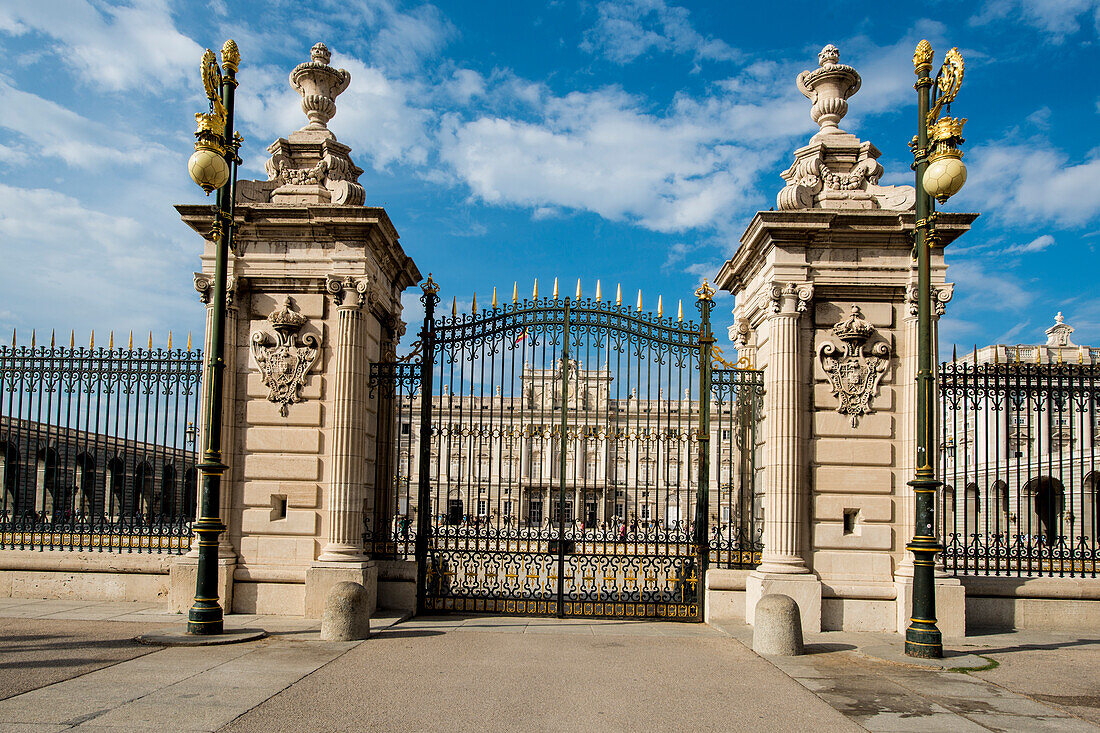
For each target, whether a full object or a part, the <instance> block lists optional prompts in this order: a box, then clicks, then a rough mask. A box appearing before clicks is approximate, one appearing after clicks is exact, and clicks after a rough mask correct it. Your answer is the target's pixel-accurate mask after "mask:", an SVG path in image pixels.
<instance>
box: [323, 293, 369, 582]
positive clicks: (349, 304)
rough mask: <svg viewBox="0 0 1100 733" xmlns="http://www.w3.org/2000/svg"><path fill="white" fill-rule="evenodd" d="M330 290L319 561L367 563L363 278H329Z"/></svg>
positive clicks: (364, 294) (365, 366)
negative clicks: (324, 525)
mask: <svg viewBox="0 0 1100 733" xmlns="http://www.w3.org/2000/svg"><path fill="white" fill-rule="evenodd" d="M326 288H327V290H328V292H329V294H330V296H331V297H332V302H333V304H334V305H335V307H336V312H337V319H338V322H337V326H336V343H335V346H334V354H333V357H334V368H333V370H332V372H331V373H332V375H333V377H332V381H333V385H332V390H333V395H332V400H331V403H330V404H331V405H332V438H331V444H330V447H329V456H328V458H329V467H330V469H329V471H330V473H329V476H330V479H329V485H328V501H327V506H328V533H327V537H326V539H327V542H326V544H325V546H324V547H323V548H322V550H321V555H320V557H319V558H318V560H322V561H355V562H358V561H361V560H363V491H364V479H363V472H364V467H365V459H366V457H365V455H364V444H365V440H364V424H363V404H362V399H361V395H360V394H359V392H360V389H361V387H362V382H363V379H362V375H363V374H364V372H365V370H366V368H367V365H366V363H365V359H364V358H363V357H364V354H363V335H362V331H363V314H362V305H363V302H364V299H365V296H366V293H367V291H368V283H367V280H366V279H365V278H363V279H359V280H354V279H352V278H342V279H341V278H336V277H331V276H330V278H329V280H328V282H327V283H326Z"/></svg>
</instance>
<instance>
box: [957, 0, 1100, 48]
mask: <svg viewBox="0 0 1100 733" xmlns="http://www.w3.org/2000/svg"><path fill="white" fill-rule="evenodd" d="M1082 16H1083V17H1082ZM997 20H1009V21H1010V22H1013V23H1016V22H1020V21H1023V22H1024V23H1028V24H1029V25H1032V26H1034V27H1036V28H1038V29H1039V30H1041V31H1042V32H1043V33H1045V34H1046V35H1047V36H1048V37H1049V38H1050V39H1051V40H1052V41H1053V42H1055V43H1061V42H1062V41H1064V40H1065V38H1066V37H1067V36H1071V35H1073V34H1074V33H1077V32H1078V31H1080V30H1081V27H1082V21H1083V22H1084V23H1085V24H1088V23H1090V22H1091V24H1092V26H1093V27H1094V28H1095V29H1096V30H1097V31H1098V32H1100V0H987V1H986V3H985V4H984V5H983V6H982V8H981V10H980V11H978V13H976V14H975V15H974V16H973V17H971V18H970V23H971V25H985V24H987V23H990V22H992V21H997Z"/></svg>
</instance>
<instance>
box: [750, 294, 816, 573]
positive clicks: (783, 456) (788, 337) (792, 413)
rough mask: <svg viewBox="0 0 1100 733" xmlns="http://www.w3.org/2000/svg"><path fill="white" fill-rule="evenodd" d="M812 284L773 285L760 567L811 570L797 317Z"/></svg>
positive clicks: (766, 376)
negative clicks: (808, 563) (805, 552)
mask: <svg viewBox="0 0 1100 733" xmlns="http://www.w3.org/2000/svg"><path fill="white" fill-rule="evenodd" d="M812 297H813V285H812V284H809V283H803V284H796V283H787V284H785V285H781V284H776V285H775V286H773V288H772V292H771V300H772V313H771V316H770V317H769V326H770V331H771V334H770V336H769V339H768V350H769V353H768V365H767V369H765V370H764V405H765V411H766V413H765V414H766V419H765V432H766V435H767V452H766V455H765V458H764V462H765V463H764V476H765V491H764V552H763V557H762V558H761V564H760V571H761V572H766V573H805V572H808V569H807V567H806V561H805V559H804V558H803V556H802V552H803V547H804V544H805V542H804V537H803V536H802V535H803V531H804V530H803V527H804V525H805V522H804V519H803V518H804V516H805V513H806V498H805V496H804V493H805V491H804V488H805V486H804V484H805V481H804V471H803V463H802V456H801V450H802V436H801V435H800V431H799V423H800V416H801V411H802V384H801V382H802V380H801V379H800V378H799V364H798V359H799V353H800V350H799V319H800V317H801V315H802V313H803V312H804V311H806V310H807V309H808V308H809V305H810V300H811V298H812Z"/></svg>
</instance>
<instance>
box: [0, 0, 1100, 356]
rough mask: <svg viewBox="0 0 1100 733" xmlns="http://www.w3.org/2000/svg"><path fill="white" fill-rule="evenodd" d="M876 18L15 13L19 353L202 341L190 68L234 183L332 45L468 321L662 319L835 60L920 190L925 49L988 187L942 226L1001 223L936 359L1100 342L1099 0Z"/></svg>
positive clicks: (388, 187)
mask: <svg viewBox="0 0 1100 733" xmlns="http://www.w3.org/2000/svg"><path fill="white" fill-rule="evenodd" d="M868 7H869V4H867V3H844V2H830V3H821V2H814V3H798V2H786V3H747V2H722V3H719V2H713V3H711V2H684V3H681V4H673V2H672V1H671V0H630V1H622V2H599V1H597V2H591V1H587V0H586V1H583V2H578V1H577V0H557V1H555V2H548V3H516V2H514V0H513V1H511V2H498V1H496V0H485V1H483V2H478V3H470V2H438V3H436V4H426V3H416V2H410V3H403V2H400V1H399V0H341V1H339V2H313V3H305V2H281V1H278V0H275V1H272V0H268V1H267V2H236V1H232V2H231V1H229V0H218V1H214V2H205V3H204V2H187V3H185V2H169V1H168V0H133V2H108V1H107V0H35V1H34V2H26V0H0V50H2V51H3V56H4V58H5V59H6V60H7V63H6V64H5V67H4V69H3V70H2V71H0V170H2V171H3V176H2V177H0V255H2V257H3V261H4V266H3V269H2V271H0V278H2V279H0V286H2V288H3V293H4V296H3V298H2V299H0V333H3V332H5V331H6V332H8V333H10V331H11V329H12V328H13V327H17V328H18V329H19V331H20V333H21V334H25V333H26V332H29V331H30V329H32V328H33V329H37V330H38V331H39V333H43V332H47V333H48V332H49V331H50V330H51V329H54V328H56V329H57V330H58V331H59V332H64V334H65V338H67V337H68V331H69V329H75V331H76V334H77V340H78V341H84V342H86V341H87V338H88V332H89V330H90V329H92V328H95V329H96V331H97V341H98V340H100V338H101V337H100V336H99V334H101V333H104V332H105V331H107V330H110V329H114V330H115V331H116V332H122V333H125V332H128V331H129V330H131V329H133V330H134V331H135V332H136V333H138V334H141V335H142V336H141V340H142V341H144V340H145V338H147V336H145V334H146V333H147V332H148V331H150V330H151V331H153V333H154V342H156V343H158V344H162V343H163V342H164V340H165V338H166V335H167V332H168V330H169V329H171V330H172V331H173V332H174V334H175V338H176V343H177V344H179V339H180V338H181V337H180V334H183V333H186V332H187V331H188V330H194V331H195V332H196V333H198V332H199V331H200V330H201V328H202V323H203V309H202V307H201V305H200V304H199V302H198V299H197V297H196V295H195V293H194V291H193V289H192V285H191V273H192V272H193V271H194V270H195V269H197V268H198V253H199V250H200V243H199V241H198V240H197V238H196V237H195V236H194V235H193V233H192V232H191V231H190V230H189V229H188V228H187V227H185V226H184V225H183V224H182V223H180V221H179V218H178V216H177V214H176V212H175V210H174V209H173V208H172V205H173V204H175V203H191V202H203V201H206V199H205V198H204V197H203V195H202V193H201V191H199V189H198V188H197V187H195V186H194V185H193V184H192V183H191V182H190V180H189V179H188V177H187V174H186V169H185V162H186V160H187V157H188V156H189V155H190V153H191V150H192V146H191V143H192V133H193V131H194V123H193V120H194V117H193V114H194V113H195V112H197V111H202V110H203V109H204V107H205V104H204V99H203V94H202V86H201V82H200V80H199V76H198V73H197V68H198V60H199V58H200V56H201V53H202V49H203V48H206V47H212V48H215V49H217V48H219V47H220V46H221V44H222V42H223V41H224V40H225V39H226V38H228V37H232V38H234V39H236V41H237V42H238V44H239V46H240V48H241V54H242V58H243V61H242V67H241V71H240V75H239V78H240V82H241V86H240V89H239V92H238V108H237V119H238V126H239V128H240V129H241V130H242V132H243V134H244V136H245V141H246V146H245V149H244V150H243V157H244V159H245V167H244V169H243V170H242V171H241V177H242V178H265V177H266V176H265V175H264V174H263V162H264V160H265V159H266V157H267V153H266V151H265V148H266V146H267V145H268V144H269V143H270V142H271V141H272V140H274V139H275V138H276V137H278V136H283V135H286V134H288V133H289V132H291V131H292V130H294V129H297V128H298V127H300V126H302V125H303V124H304V123H305V119H304V116H303V115H302V113H301V111H300V109H299V108H298V97H297V94H296V93H294V92H293V91H292V90H291V89H290V87H289V85H288V83H287V74H288V72H289V71H290V69H291V68H293V66H294V65H295V64H297V63H300V62H301V61H304V60H306V59H307V58H308V54H309V47H310V46H311V45H312V44H313V43H315V42H316V41H318V40H323V41H324V42H325V43H326V44H327V45H328V46H329V47H330V49H332V51H333V65H334V66H340V67H343V68H346V69H348V70H349V71H351V73H352V82H351V87H350V89H349V90H348V91H347V92H346V93H344V94H343V95H342V96H341V97H339V98H338V100H337V109H338V111H337V114H336V117H335V118H334V119H333V120H332V122H331V123H330V128H331V129H332V130H333V132H335V134H336V135H337V137H338V138H339V139H340V140H341V141H342V142H345V143H347V144H349V145H351V146H352V155H353V157H354V159H355V160H356V162H357V163H358V164H359V165H360V166H361V167H362V168H364V169H365V173H364V174H363V176H362V177H361V179H360V182H361V183H363V185H364V186H365V188H366V190H367V203H368V204H370V205H382V206H385V207H386V209H387V211H388V212H389V215H390V217H391V219H392V220H393V221H394V223H395V225H396V226H397V228H398V231H399V232H400V233H401V237H402V239H401V241H402V244H403V245H404V247H405V249H406V251H407V252H408V253H409V254H410V255H411V256H412V257H413V258H414V259H415V261H416V262H417V264H418V265H419V267H420V269H421V271H423V272H424V273H427V272H428V271H431V272H433V273H434V274H435V277H436V279H437V280H438V281H439V282H440V284H441V286H442V289H443V292H442V295H443V296H445V297H446V300H447V301H448V302H449V301H450V299H451V297H453V296H456V297H457V298H458V301H459V303H460V304H462V303H466V304H468V303H469V301H470V298H471V295H472V293H473V292H475V291H476V292H477V293H478V295H479V302H481V303H485V302H486V300H487V298H488V295H489V294H490V292H491V290H492V288H493V286H497V287H498V288H500V291H501V294H502V295H503V294H505V293H508V294H510V292H511V287H512V283H513V281H517V280H518V281H519V283H520V289H521V292H529V291H530V287H531V282H532V280H533V279H534V278H535V277H538V278H539V282H540V288H547V287H548V286H549V285H550V283H551V282H552V281H553V278H554V277H559V278H561V282H562V287H563V288H566V289H567V290H568V292H570V293H572V292H573V290H574V288H575V286H576V280H577V278H578V277H579V278H581V279H582V280H583V283H584V289H585V292H586V293H591V292H592V290H593V289H594V286H595V281H596V279H597V278H599V279H600V280H602V283H603V287H604V293H605V294H606V293H610V292H613V290H612V289H613V287H614V283H616V282H621V283H622V284H623V290H624V297H628V298H629V299H630V301H631V302H633V301H634V299H635V298H636V293H637V290H638V289H639V288H640V289H641V290H642V291H643V297H644V300H645V304H646V305H647V307H653V306H655V305H656V301H657V296H658V295H659V294H660V295H663V296H664V301H665V303H666V307H669V308H673V307H674V305H669V304H675V302H676V300H677V299H678V298H681V297H683V298H685V299H688V298H689V297H690V293H691V291H692V290H693V289H694V288H695V286H696V285H697V283H698V281H699V279H700V278H701V277H703V276H707V277H713V274H714V273H715V272H716V271H717V268H718V266H719V265H720V264H721V263H722V262H723V261H724V260H725V259H726V258H728V257H729V255H730V254H731V253H732V252H733V250H734V249H735V248H736V245H737V242H738V239H739V237H740V235H741V233H742V231H743V230H744V227H745V225H746V224H747V223H748V221H749V220H750V219H751V218H752V215H753V213H754V212H755V211H757V210H759V209H767V208H769V207H771V206H773V205H774V202H775V194H776V193H777V192H778V190H779V189H780V188H781V186H782V180H781V179H780V177H779V173H780V171H782V170H784V169H785V168H786V167H787V166H788V165H789V162H790V160H791V153H792V151H793V150H794V149H795V148H796V147H798V146H800V145H801V144H803V143H804V142H805V141H806V140H807V139H808V138H809V136H810V135H811V134H812V133H813V131H814V130H815V129H816V126H815V125H814V123H813V122H812V121H811V120H810V117H809V103H808V102H807V100H805V99H804V98H803V97H802V96H801V94H799V92H798V91H797V89H796V88H795V84H794V77H795V76H796V74H797V73H798V72H799V71H801V70H803V69H807V68H811V67H812V66H814V65H815V64H816V57H817V52H818V51H819V50H820V48H821V47H822V46H823V45H824V44H826V43H834V44H836V45H837V46H839V47H840V51H841V62H842V63H849V64H852V65H854V66H855V67H856V68H857V69H858V70H859V72H860V73H861V74H862V76H863V88H862V90H861V91H860V92H859V93H858V94H857V95H856V96H855V97H853V98H852V99H851V100H850V111H849V114H848V116H847V117H846V118H845V120H844V122H843V123H842V127H844V128H845V129H847V130H849V131H851V132H854V133H856V134H858V135H859V136H860V137H862V138H863V139H867V140H871V141H872V142H874V143H875V144H876V145H877V146H878V147H879V148H880V149H881V150H882V151H883V156H882V158H881V159H880V160H881V162H882V163H883V165H884V166H885V168H886V175H885V177H884V183H886V184H904V183H911V181H912V174H911V172H910V171H909V168H908V165H909V160H910V159H909V157H908V156H909V154H908V149H907V147H906V143H907V141H908V140H909V138H910V137H911V136H912V134H913V118H914V117H915V112H914V109H913V105H914V93H913V91H912V81H913V75H912V64H911V56H912V50H913V47H914V46H915V44H916V42H917V41H918V40H920V39H921V38H922V37H927V38H928V39H929V40H930V41H931V42H932V45H933V47H934V48H936V50H937V52H938V55H937V59H939V58H942V54H943V52H944V51H946V50H947V49H948V48H949V47H950V46H952V45H957V46H959V47H960V49H961V50H962V52H963V54H964V56H965V57H966V61H967V75H966V81H965V83H964V86H963V90H962V92H961V94H960V96H959V98H958V100H957V101H956V103H955V105H954V109H953V112H954V114H956V115H959V116H964V117H968V118H969V120H970V121H969V122H968V124H967V126H966V138H967V143H966V145H965V146H964V148H965V150H966V161H967V164H968V167H969V171H970V179H969V182H968V183H967V186H966V188H964V189H963V191H962V193H960V194H959V195H958V196H956V197H955V198H954V199H952V200H951V201H950V202H948V205H947V206H946V207H945V208H946V209H947V210H955V211H978V212H981V213H982V217H981V218H980V219H979V220H978V222H977V224H976V225H975V227H974V229H973V230H972V231H971V233H969V234H968V235H967V236H966V237H965V238H963V239H962V240H960V241H959V242H957V243H956V244H955V245H952V247H951V248H950V249H949V250H948V262H949V264H950V270H949V273H948V279H949V280H951V281H954V282H956V283H957V288H956V295H955V299H954V301H953V302H952V303H951V305H950V306H949V310H948V316H947V318H946V319H945V321H944V323H943V327H942V333H943V336H942V345H943V348H944V349H945V350H946V349H949V348H950V346H949V345H950V343H952V342H957V343H959V344H961V345H965V346H966V347H967V348H968V347H969V346H970V345H973V344H986V343H991V342H999V343H1003V342H1008V343H1017V342H1023V343H1029V342H1030V343H1033V342H1035V341H1037V340H1042V338H1043V333H1042V332H1043V330H1044V329H1045V328H1046V327H1047V326H1049V325H1050V324H1051V323H1052V322H1053V316H1054V313H1055V312H1056V311H1059V310H1061V311H1063V312H1064V313H1065V317H1066V321H1067V322H1068V323H1070V324H1071V325H1073V326H1075V327H1076V328H1077V332H1076V334H1075V340H1076V341H1077V342H1078V343H1091V344H1100V294H1098V293H1097V290H1096V271H1097V268H1096V264H1097V253H1096V248H1097V245H1098V244H1100V185H1098V184H1097V181H1098V180H1100V140H1098V137H1100V136H1098V134H1097V131H1098V130H1100V87H1097V85H1096V83H1095V73H1096V68H1097V63H1098V61H1100V45H1098V29H1100V0H1066V1H1064V2H1056V1H1051V0H1046V1H1042V2H1040V1H1032V2H1029V1H1026V0H988V1H986V2H974V3H960V2H926V3H905V4H898V3H880V4H876V6H875V9H874V10H868V9H867V8H868ZM543 292H544V293H545V292H547V291H546V290H545V289H544V290H543ZM410 300H411V298H410ZM732 305H733V303H732V298H731V297H730V296H728V295H726V296H724V297H723V298H722V300H721V301H720V303H719V309H718V311H717V313H716V316H717V320H718V322H719V323H720V324H725V323H728V322H729V321H730V320H731V317H730V315H729V311H730V308H732ZM692 310H693V309H692ZM410 311H411V309H410ZM414 317H415V314H414V313H412V312H410V313H409V315H407V316H406V318H407V320H413V318H414ZM410 331H415V329H410ZM21 340H22V338H21ZM135 340H137V339H135Z"/></svg>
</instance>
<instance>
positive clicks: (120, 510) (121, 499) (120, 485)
mask: <svg viewBox="0 0 1100 733" xmlns="http://www.w3.org/2000/svg"><path fill="white" fill-rule="evenodd" d="M104 503H105V504H106V509H107V515H108V516H110V517H111V518H112V519H118V518H119V517H121V516H124V515H125V514H126V465H125V464H124V463H123V462H122V459H121V458H119V457H118V456H115V457H114V458H112V459H111V460H109V461H108V462H107V490H106V495H105V497H104Z"/></svg>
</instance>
